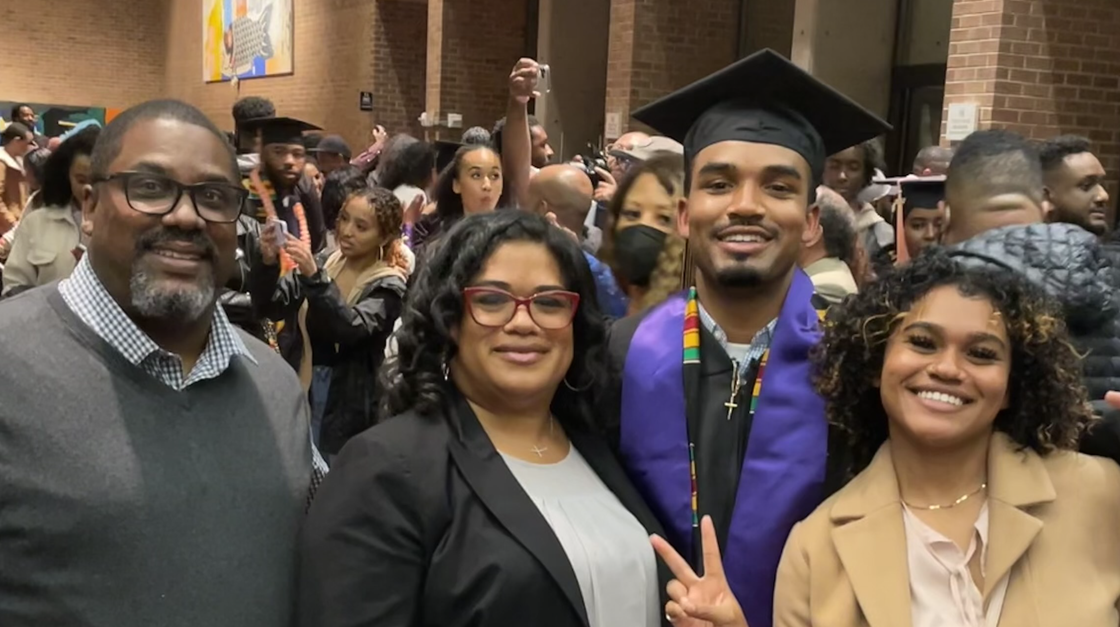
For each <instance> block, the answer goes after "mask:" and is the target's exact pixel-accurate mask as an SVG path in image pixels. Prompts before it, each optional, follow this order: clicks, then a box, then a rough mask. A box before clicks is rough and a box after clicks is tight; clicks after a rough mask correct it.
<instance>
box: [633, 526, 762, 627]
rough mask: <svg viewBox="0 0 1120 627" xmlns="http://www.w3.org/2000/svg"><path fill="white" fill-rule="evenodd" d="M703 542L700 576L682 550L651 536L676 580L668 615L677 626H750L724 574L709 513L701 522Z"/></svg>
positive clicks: (671, 586)
mask: <svg viewBox="0 0 1120 627" xmlns="http://www.w3.org/2000/svg"><path fill="white" fill-rule="evenodd" d="M700 539H701V543H702V545H703V555H704V576H703V577H699V576H697V575H696V572H695V571H694V570H692V567H691V566H689V565H688V562H687V561H686V560H685V559H684V558H683V557H681V555H680V553H677V551H676V550H675V549H674V548H673V547H671V546H669V543H668V542H666V541H665V539H664V538H661V537H660V536H656V535H655V536H650V542H651V543H652V544H653V548H654V550H655V551H657V554H658V555H660V556H661V559H662V560H664V561H665V564H666V565H667V566H668V567H669V570H670V571H672V573H673V576H674V577H676V579H674V580H672V581H670V582H669V585H668V586H666V588H665V589H666V591H667V592H668V593H669V602H668V603H666V604H665V616H666V617H667V618H668V619H669V621H670V622H672V623H673V625H674V626H675V627H748V626H747V619H746V617H744V616H743V609H742V608H741V607H739V601H738V600H736V599H735V595H734V594H732V592H731V586H730V585H728V583H727V578H726V577H725V576H724V574H723V561H722V560H721V559H720V555H719V542H718V541H717V540H716V529H715V525H713V524H712V519H711V517H710V516H705V517H704V519H703V520H701V521H700Z"/></svg>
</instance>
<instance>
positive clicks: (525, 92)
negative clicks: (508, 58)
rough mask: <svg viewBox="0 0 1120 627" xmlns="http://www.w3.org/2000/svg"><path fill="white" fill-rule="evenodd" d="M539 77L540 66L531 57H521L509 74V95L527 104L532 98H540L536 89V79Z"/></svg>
mask: <svg viewBox="0 0 1120 627" xmlns="http://www.w3.org/2000/svg"><path fill="white" fill-rule="evenodd" d="M540 77H541V66H540V64H539V63H537V62H536V61H534V60H532V59H521V60H520V61H518V62H517V65H515V66H513V71H512V72H510V74H509V97H510V98H513V99H515V100H517V101H518V102H520V103H521V104H527V103H528V102H529V101H530V100H532V99H533V98H540V97H541V94H540V92H538V91H537V81H538V80H540Z"/></svg>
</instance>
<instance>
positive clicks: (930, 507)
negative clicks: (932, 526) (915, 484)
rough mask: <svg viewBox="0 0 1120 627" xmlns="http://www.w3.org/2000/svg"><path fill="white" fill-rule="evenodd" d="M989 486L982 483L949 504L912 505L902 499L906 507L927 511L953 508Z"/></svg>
mask: <svg viewBox="0 0 1120 627" xmlns="http://www.w3.org/2000/svg"><path fill="white" fill-rule="evenodd" d="M987 487H988V484H987V483H981V484H980V487H979V488H976V489H975V490H973V491H972V492H969V493H968V494H965V495H964V496H962V497H960V498H958V499H957V500H955V501H953V502H952V503H949V504H948V505H911V504H910V503H907V502H906V500H905V499H903V500H902V504H903V505H905V506H906V507H909V508H910V509H923V510H926V511H927V512H931V511H934V510H938V509H952V508H954V507H956V506H958V505H960V504H961V503H964V502H965V501H967V500H968V499H970V498H972V497H974V496H976V495H977V494H980V493H981V492H983V491H984V490H985V489H986V488H987Z"/></svg>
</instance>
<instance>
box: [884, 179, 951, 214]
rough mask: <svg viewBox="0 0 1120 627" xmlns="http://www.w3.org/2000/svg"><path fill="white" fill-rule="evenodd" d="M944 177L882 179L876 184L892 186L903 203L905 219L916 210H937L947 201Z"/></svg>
mask: <svg viewBox="0 0 1120 627" xmlns="http://www.w3.org/2000/svg"><path fill="white" fill-rule="evenodd" d="M945 180H946V179H945V177H944V176H904V177H899V178H890V179H880V180H876V181H874V182H875V184H886V185H891V186H892V187H893V188H894V189H897V190H898V191H897V192H896V193H897V194H898V196H899V198H900V199H901V201H902V203H903V204H902V214H903V218H904V219H905V217H906V216H907V215H910V212H911V211H913V210H915V209H937V207H938V204H939V203H940V202H941V201H942V200H945Z"/></svg>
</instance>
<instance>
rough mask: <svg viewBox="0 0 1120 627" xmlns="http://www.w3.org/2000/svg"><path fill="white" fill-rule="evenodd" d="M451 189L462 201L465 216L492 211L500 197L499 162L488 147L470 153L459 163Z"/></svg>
mask: <svg viewBox="0 0 1120 627" xmlns="http://www.w3.org/2000/svg"><path fill="white" fill-rule="evenodd" d="M452 189H453V190H454V191H455V193H456V194H459V196H460V197H462V199H463V212H464V213H465V214H467V215H472V214H475V213H485V212H487V211H493V210H494V208H495V207H497V206H498V199H499V198H501V196H502V160H501V158H500V157H498V155H497V153H495V152H494V151H493V150H490V149H489V148H480V149H477V150H472V151H470V152H468V153H466V154H465V155H463V158H462V160H461V161H460V162H459V176H457V177H455V181H454V183H453V184H452Z"/></svg>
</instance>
